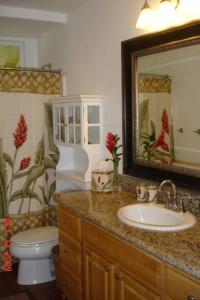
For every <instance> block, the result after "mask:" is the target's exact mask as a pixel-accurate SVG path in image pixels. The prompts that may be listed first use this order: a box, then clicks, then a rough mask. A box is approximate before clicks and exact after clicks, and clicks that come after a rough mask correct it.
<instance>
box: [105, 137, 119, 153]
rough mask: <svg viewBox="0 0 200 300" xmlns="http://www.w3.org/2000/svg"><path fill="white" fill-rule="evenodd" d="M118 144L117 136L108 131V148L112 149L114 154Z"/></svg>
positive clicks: (111, 151)
mask: <svg viewBox="0 0 200 300" xmlns="http://www.w3.org/2000/svg"><path fill="white" fill-rule="evenodd" d="M116 145H117V141H116V139H115V136H114V135H113V134H112V133H111V132H108V135H107V138H106V148H107V149H108V150H109V151H110V153H111V154H112V155H113V154H114V151H115V148H116Z"/></svg>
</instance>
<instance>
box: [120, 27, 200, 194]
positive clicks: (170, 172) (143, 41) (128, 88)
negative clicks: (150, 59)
mask: <svg viewBox="0 0 200 300" xmlns="http://www.w3.org/2000/svg"><path fill="white" fill-rule="evenodd" d="M196 38H198V39H199V38H200V22H199V21H198V22H193V23H189V24H186V25H183V26H180V27H176V28H172V29H168V30H166V31H161V32H156V33H151V34H145V35H143V36H139V37H136V38H133V39H130V40H126V41H123V42H122V44H121V49H122V94H123V95H122V96H123V173H124V174H126V175H131V176H136V177H141V178H144V179H152V180H154V181H158V182H160V181H162V180H164V179H172V180H173V181H174V182H175V183H176V184H177V185H180V186H182V187H185V188H192V189H193V190H198V191H200V170H199V171H198V172H196V173H199V175H197V176H196V175H195V172H194V170H192V169H191V170H190V169H189V168H184V167H181V169H180V170H181V171H180V172H179V171H178V169H177V168H173V166H171V167H167V168H165V167H162V168H160V167H159V166H156V165H155V164H151V163H149V164H148V163H144V164H141V163H139V162H138V160H137V159H136V152H137V151H136V149H135V148H134V147H136V145H137V141H136V135H135V133H134V130H136V128H135V120H134V117H135V116H136V113H134V110H135V109H136V90H135V86H134V84H133V78H132V76H133V75H132V55H133V54H134V53H140V52H141V53H142V52H143V51H145V50H148V49H149V48H155V47H161V46H166V45H169V44H172V43H173V44H176V43H177V45H178V43H180V42H182V41H187V40H188V41H189V40H192V39H193V40H194V39H196ZM191 44H192V43H191ZM199 159H200V158H199Z"/></svg>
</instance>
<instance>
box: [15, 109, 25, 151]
mask: <svg viewBox="0 0 200 300" xmlns="http://www.w3.org/2000/svg"><path fill="white" fill-rule="evenodd" d="M27 131H28V126H27V125H26V121H25V118H24V116H23V115H21V116H20V119H19V122H18V124H17V127H16V129H15V132H14V133H13V137H14V141H13V143H14V145H15V147H16V149H18V148H19V147H21V146H22V145H23V144H24V142H25V141H26V139H27Z"/></svg>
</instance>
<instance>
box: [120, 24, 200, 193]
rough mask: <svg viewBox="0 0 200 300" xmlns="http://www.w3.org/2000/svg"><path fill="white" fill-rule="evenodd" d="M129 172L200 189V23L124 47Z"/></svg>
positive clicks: (146, 38)
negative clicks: (170, 180) (167, 179)
mask: <svg viewBox="0 0 200 300" xmlns="http://www.w3.org/2000/svg"><path fill="white" fill-rule="evenodd" d="M122 84H123V131H124V132H123V136H124V173H125V174H129V175H136V176H142V177H145V178H151V179H155V180H158V181H159V180H163V179H166V178H171V179H173V180H174V181H175V182H176V183H177V184H179V185H182V186H185V187H190V188H191V187H192V188H194V189H199V190H200V22H196V23H192V24H188V25H184V26H182V27H179V28H175V29H170V30H167V31H164V32H159V33H154V34H147V35H144V36H140V37H137V38H134V39H131V40H127V41H124V42H122Z"/></svg>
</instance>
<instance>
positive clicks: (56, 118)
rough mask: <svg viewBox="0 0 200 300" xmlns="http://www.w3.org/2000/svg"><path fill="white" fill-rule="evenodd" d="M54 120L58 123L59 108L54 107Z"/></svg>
mask: <svg viewBox="0 0 200 300" xmlns="http://www.w3.org/2000/svg"><path fill="white" fill-rule="evenodd" d="M55 122H56V123H59V108H58V107H55Z"/></svg>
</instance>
